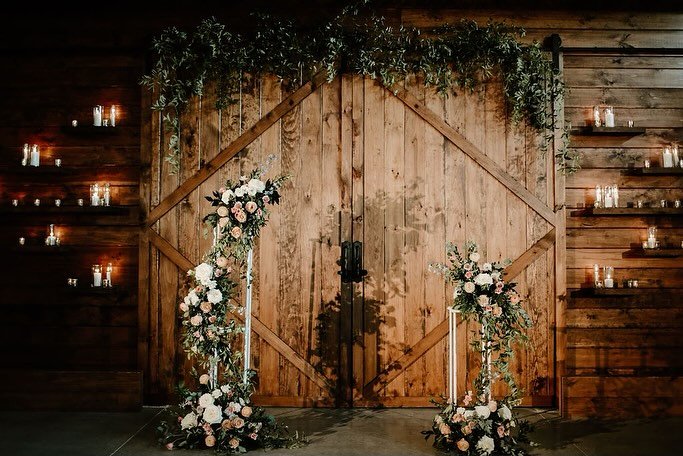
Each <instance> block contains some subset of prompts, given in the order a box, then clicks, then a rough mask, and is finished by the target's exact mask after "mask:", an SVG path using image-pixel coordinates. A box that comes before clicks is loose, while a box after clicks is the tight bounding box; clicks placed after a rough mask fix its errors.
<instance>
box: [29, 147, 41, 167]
mask: <svg viewBox="0 0 683 456" xmlns="http://www.w3.org/2000/svg"><path fill="white" fill-rule="evenodd" d="M31 166H40V149H39V148H38V144H33V145H32V146H31Z"/></svg>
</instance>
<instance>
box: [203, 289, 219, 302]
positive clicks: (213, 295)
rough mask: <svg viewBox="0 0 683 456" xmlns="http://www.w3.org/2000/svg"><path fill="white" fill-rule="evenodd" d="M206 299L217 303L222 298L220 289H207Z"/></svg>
mask: <svg viewBox="0 0 683 456" xmlns="http://www.w3.org/2000/svg"><path fill="white" fill-rule="evenodd" d="M206 299H207V301H209V302H210V303H211V304H218V303H219V302H221V299H223V293H221V290H217V289H215V288H214V289H213V290H209V292H208V293H206Z"/></svg>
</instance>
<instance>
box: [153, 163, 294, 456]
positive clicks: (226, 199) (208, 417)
mask: <svg viewBox="0 0 683 456" xmlns="http://www.w3.org/2000/svg"><path fill="white" fill-rule="evenodd" d="M271 161H272V158H269V162H268V164H269V163H270V162H271ZM266 170H267V166H264V167H261V168H259V169H256V170H254V171H252V172H251V173H250V174H249V175H248V176H243V177H241V178H240V180H239V182H238V183H232V182H230V181H228V182H227V184H226V186H225V187H222V188H221V189H220V190H219V191H218V192H215V193H214V195H213V196H212V197H207V199H208V200H209V201H211V202H212V204H213V206H214V207H215V208H216V210H215V212H212V213H211V214H209V215H208V216H206V217H205V219H204V220H205V222H206V223H207V224H208V225H209V226H210V227H211V228H212V229H213V230H214V233H215V242H214V246H213V248H212V249H211V251H210V252H209V253H208V254H207V255H206V256H205V257H204V261H203V262H202V263H201V264H200V265H198V266H197V267H195V268H194V269H192V270H190V271H189V272H188V278H189V282H190V283H189V291H188V293H187V295H186V296H185V298H184V299H183V301H182V302H181V303H180V306H179V308H180V313H181V319H182V327H183V347H184V349H185V351H186V352H187V354H188V357H191V358H194V359H196V360H197V361H199V363H200V365H201V366H202V367H203V368H207V370H208V372H205V373H202V374H201V375H197V372H196V371H194V370H193V372H192V374H193V376H194V377H197V380H198V390H196V391H193V390H190V389H188V388H186V387H185V386H183V385H182V384H181V385H180V387H179V388H178V392H179V395H180V397H181V398H182V401H181V402H180V405H179V407H178V408H177V409H175V410H172V411H171V416H172V419H171V420H170V421H168V422H166V421H165V422H162V423H161V424H160V426H159V428H158V430H159V433H160V439H159V441H160V443H161V444H162V445H164V446H165V447H166V448H168V449H174V448H214V449H215V450H216V452H218V453H244V452H246V451H248V450H251V449H255V448H276V447H284V446H288V447H292V446H296V445H298V444H301V443H303V441H302V439H301V438H300V437H299V436H298V434H294V435H292V434H291V433H290V432H289V431H288V430H287V428H286V427H284V426H282V425H280V424H278V423H276V422H275V419H274V418H273V417H272V416H270V415H267V414H266V413H265V411H264V410H263V408H261V407H256V406H254V405H253V404H252V403H251V395H252V393H253V390H254V387H253V382H252V377H253V372H251V374H252V375H250V376H248V377H247V381H244V380H243V377H242V375H241V373H240V364H241V362H240V361H241V355H242V354H241V353H240V352H239V351H237V350H235V349H234V347H235V345H236V343H237V336H238V335H239V334H240V333H241V332H242V331H243V328H242V325H241V324H239V323H238V322H237V321H235V319H234V318H232V317H231V316H230V313H231V312H240V311H241V310H242V308H241V307H240V306H239V305H238V304H236V303H235V302H234V293H235V289H236V288H237V286H238V284H237V282H236V281H235V280H233V279H232V276H233V275H234V274H235V272H234V271H233V268H232V267H231V266H230V264H234V265H235V269H238V268H241V267H242V266H243V260H244V255H245V253H246V252H247V251H248V250H249V249H250V248H252V246H253V244H254V240H255V239H256V237H258V235H259V233H260V230H261V228H263V227H264V226H265V225H266V223H267V221H268V209H267V205H269V204H277V203H278V201H279V199H280V194H279V189H280V187H281V186H282V183H283V182H284V180H285V179H286V178H287V177H286V176H279V177H277V178H275V179H273V180H267V181H265V182H264V181H263V180H262V179H261V177H262V175H263V174H264V173H265V172H266ZM231 260H232V261H231Z"/></svg>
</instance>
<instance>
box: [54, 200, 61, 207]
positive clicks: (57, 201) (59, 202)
mask: <svg viewBox="0 0 683 456" xmlns="http://www.w3.org/2000/svg"><path fill="white" fill-rule="evenodd" d="M61 205H62V200H60V199H59V198H57V199H56V200H55V206H57V207H59V206H61Z"/></svg>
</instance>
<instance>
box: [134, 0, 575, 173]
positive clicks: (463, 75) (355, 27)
mask: <svg viewBox="0 0 683 456" xmlns="http://www.w3.org/2000/svg"><path fill="white" fill-rule="evenodd" d="M369 3H370V1H369V0H360V1H356V2H354V3H352V4H351V5H349V6H347V7H345V8H344V9H342V11H341V12H340V13H339V14H338V15H337V16H335V17H334V18H332V19H331V20H330V21H329V22H327V23H326V24H323V25H321V26H319V27H317V28H315V29H312V30H302V29H301V28H297V26H296V25H295V24H294V23H293V22H292V21H287V20H282V19H277V18H274V17H271V16H267V15H260V16H257V24H256V26H255V27H254V30H253V32H252V33H250V34H245V35H242V34H239V33H234V32H230V31H228V30H227V29H226V26H225V25H223V24H221V23H219V22H217V21H216V20H215V19H214V18H211V19H206V20H204V21H202V23H201V24H200V25H199V26H198V27H197V28H196V29H195V30H194V31H193V32H190V33H187V32H185V31H181V30H178V29H177V28H175V27H172V28H169V29H167V30H165V31H164V32H163V33H162V34H161V35H160V36H158V37H157V38H156V39H155V40H154V42H153V45H152V49H153V51H154V53H155V55H156V60H155V63H154V66H153V68H152V70H151V71H150V73H149V74H146V75H145V76H143V78H142V81H141V82H142V84H143V85H144V86H145V87H147V88H149V89H150V90H153V91H154V92H155V94H156V100H155V102H154V104H153V109H156V110H159V111H162V112H164V123H165V125H166V127H167V128H168V129H169V131H170V133H171V135H170V139H169V147H170V154H169V156H168V157H167V159H168V161H169V162H170V163H171V164H172V165H173V166H174V167H177V165H178V163H179V157H180V142H179V135H180V122H179V120H178V117H179V115H180V113H181V112H182V111H183V109H184V108H185V106H186V105H187V102H188V101H189V100H190V99H191V98H192V97H193V96H201V95H202V93H203V90H204V87H205V84H206V83H207V82H215V83H216V87H217V99H216V107H217V108H219V109H220V108H223V107H225V106H227V105H229V104H230V103H234V102H235V101H236V99H235V94H238V93H239V92H240V88H241V85H242V76H243V75H244V74H252V75H261V74H267V73H269V74H274V75H275V76H277V77H278V78H280V79H282V80H283V81H285V82H286V83H287V84H288V85H289V86H291V87H292V88H295V87H296V86H300V85H302V84H303V83H304V82H306V81H307V80H308V78H310V77H311V76H312V75H313V74H315V73H317V72H319V71H321V70H326V71H327V75H328V78H329V80H332V79H333V78H334V77H335V75H337V74H338V73H340V72H342V73H354V74H359V75H363V76H368V77H370V78H373V79H377V80H379V81H381V82H382V84H384V85H385V86H386V87H391V86H392V85H394V84H395V83H396V82H398V81H402V80H404V79H405V77H406V76H407V75H409V74H420V75H422V76H423V77H424V78H423V79H424V83H425V85H427V86H434V87H436V88H437V90H438V91H439V92H440V93H442V94H444V95H446V94H448V92H449V91H451V90H452V89H454V88H455V87H462V88H463V89H466V90H472V89H474V88H475V87H476V86H478V85H480V84H482V83H485V82H486V81H487V80H490V79H492V78H494V77H499V78H500V79H501V80H502V82H503V95H504V98H505V102H506V105H507V110H508V113H509V114H510V117H511V119H512V120H513V122H519V121H521V120H526V121H527V122H528V123H529V125H530V126H531V127H533V128H535V129H536V130H537V131H538V132H539V133H542V134H543V136H544V138H545V144H548V141H550V140H551V138H552V137H553V134H554V129H555V128H556V125H555V116H553V114H552V109H551V107H552V104H553V102H554V101H556V100H561V99H562V97H563V95H564V86H563V83H562V81H561V80H560V78H559V77H558V73H557V71H556V70H555V69H554V68H553V66H552V62H551V61H550V59H548V57H547V56H546V55H545V54H544V52H543V50H542V49H541V46H540V45H539V44H538V43H533V44H529V45H523V44H522V43H520V42H519V40H518V38H519V37H522V36H524V34H525V31H524V29H522V28H519V27H512V26H509V25H506V24H504V23H494V22H489V23H488V24H486V25H483V26H480V25H479V24H477V23H476V22H474V21H467V20H463V21H461V22H460V23H459V24H446V25H444V26H441V27H438V28H436V29H434V30H430V31H429V32H430V33H429V34H425V35H423V34H422V32H421V31H420V30H418V29H416V28H406V27H402V26H399V27H393V26H390V25H388V24H387V23H386V21H385V19H384V18H383V17H379V16H377V15H375V13H374V12H373V11H372V10H368V9H367V8H366V7H367V5H368V4H369ZM361 12H362V14H361ZM564 137H565V138H566V137H567V132H566V131H565V134H564ZM556 161H557V164H558V167H560V168H561V169H564V170H566V171H568V172H571V171H573V170H575V169H576V168H577V166H578V165H577V162H576V157H575V156H574V155H573V154H572V153H571V152H570V151H569V149H568V148H567V147H566V143H564V142H563V144H561V145H559V147H558V152H557V155H556Z"/></svg>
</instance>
